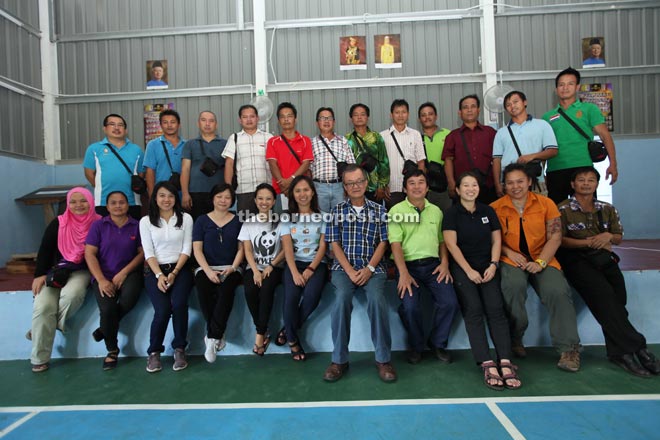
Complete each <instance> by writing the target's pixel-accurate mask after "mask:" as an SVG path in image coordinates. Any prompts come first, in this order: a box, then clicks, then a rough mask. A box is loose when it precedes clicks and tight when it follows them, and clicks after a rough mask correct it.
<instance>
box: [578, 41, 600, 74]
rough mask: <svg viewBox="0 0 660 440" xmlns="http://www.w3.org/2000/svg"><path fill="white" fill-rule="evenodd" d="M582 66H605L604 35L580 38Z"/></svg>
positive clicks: (587, 67)
mask: <svg viewBox="0 0 660 440" xmlns="http://www.w3.org/2000/svg"><path fill="white" fill-rule="evenodd" d="M582 67H583V68H585V69H590V68H592V67H605V37H587V38H583V39H582Z"/></svg>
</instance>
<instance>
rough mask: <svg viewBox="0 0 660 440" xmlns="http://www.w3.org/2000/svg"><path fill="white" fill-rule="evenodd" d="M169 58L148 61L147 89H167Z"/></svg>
mask: <svg viewBox="0 0 660 440" xmlns="http://www.w3.org/2000/svg"><path fill="white" fill-rule="evenodd" d="M168 87H169V85H168V72H167V60H149V61H147V90H161V89H167V88H168Z"/></svg>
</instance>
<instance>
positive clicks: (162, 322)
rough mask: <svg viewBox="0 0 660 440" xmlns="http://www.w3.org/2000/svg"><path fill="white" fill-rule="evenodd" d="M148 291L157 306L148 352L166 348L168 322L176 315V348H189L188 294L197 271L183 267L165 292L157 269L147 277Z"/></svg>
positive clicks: (146, 285) (174, 341)
mask: <svg viewBox="0 0 660 440" xmlns="http://www.w3.org/2000/svg"><path fill="white" fill-rule="evenodd" d="M144 286H145V288H146V289H147V295H149V299H150V300H151V304H153V306H154V318H153V320H152V321H151V334H150V335H149V349H148V350H147V353H153V352H158V353H162V352H164V351H165V347H164V346H163V340H164V339H165V333H166V332H167V325H168V324H169V323H170V316H171V317H172V329H173V330H174V339H173V340H172V348H175V349H176V348H186V345H188V341H187V340H186V338H187V336H188V297H189V296H190V292H191V291H192V286H193V275H192V272H191V271H190V270H189V269H188V268H187V267H185V268H183V269H182V270H181V272H179V274H178V275H177V276H176V279H175V280H174V284H173V285H172V287H170V288H169V289H168V290H167V291H166V292H165V293H163V292H161V291H160V290H158V282H157V281H156V276H155V275H154V274H153V273H149V275H147V276H146V277H145V278H144Z"/></svg>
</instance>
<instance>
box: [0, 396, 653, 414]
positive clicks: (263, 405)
mask: <svg viewBox="0 0 660 440" xmlns="http://www.w3.org/2000/svg"><path fill="white" fill-rule="evenodd" d="M616 400H624V401H626V400H627V401H642V400H660V394H609V395H597V396H525V397H473V398H457V399H405V400H351V401H328V402H253V403H210V404H202V403H185V404H177V403H173V404H135V405H124V404H119V405H61V406H15V407H0V413H4V412H32V411H39V412H53V411H135V410H173V411H176V410H191V409H251V408H259V409H277V408H344V407H359V406H372V407H373V406H397V405H400V406H408V405H465V404H488V403H545V402H600V401H616Z"/></svg>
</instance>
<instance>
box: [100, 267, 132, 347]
mask: <svg viewBox="0 0 660 440" xmlns="http://www.w3.org/2000/svg"><path fill="white" fill-rule="evenodd" d="M143 285H144V275H143V274H142V272H141V271H140V270H136V271H133V272H131V273H130V274H128V276H127V277H126V279H125V280H124V284H122V286H121V289H120V290H119V291H118V292H117V293H116V295H115V296H114V297H107V296H101V293H100V291H99V284H98V283H97V282H96V281H94V282H93V283H92V290H93V291H94V296H95V297H96V302H97V303H98V305H99V312H100V315H101V325H100V327H101V331H102V332H103V337H104V340H105V348H106V349H107V350H108V351H115V350H117V349H118V348H119V347H118V346H117V333H119V321H121V319H122V318H123V317H124V316H126V314H127V313H128V312H130V311H131V310H132V309H133V307H135V304H137V302H138V299H140V293H142V286H143Z"/></svg>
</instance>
